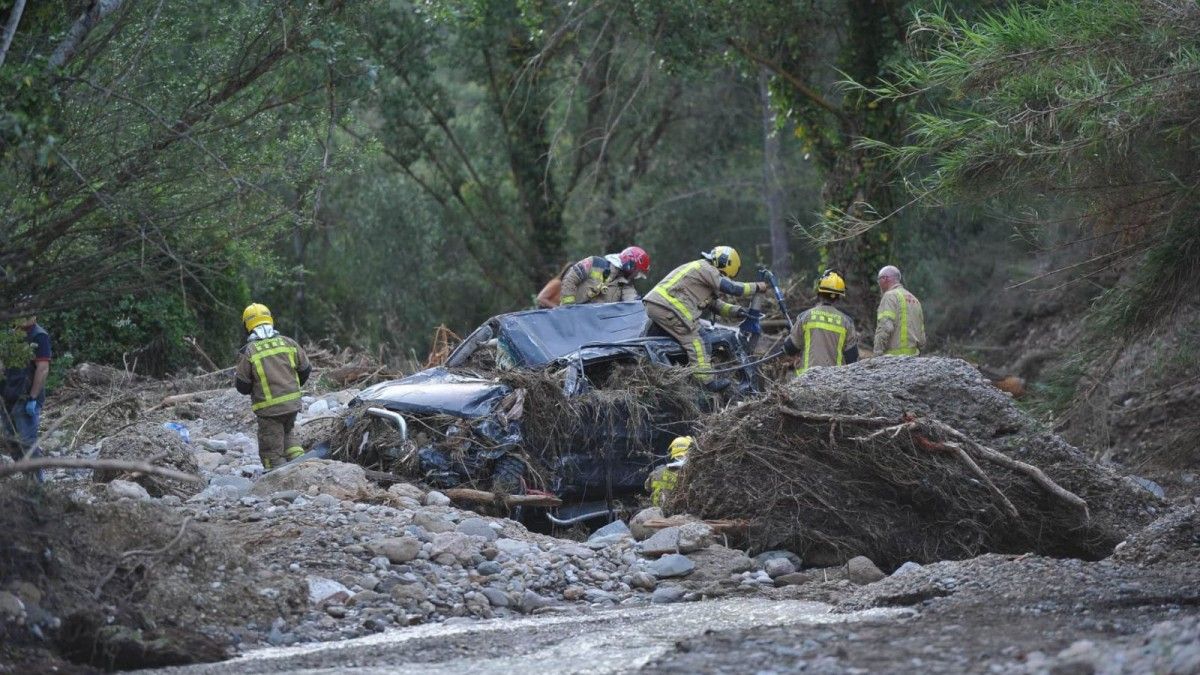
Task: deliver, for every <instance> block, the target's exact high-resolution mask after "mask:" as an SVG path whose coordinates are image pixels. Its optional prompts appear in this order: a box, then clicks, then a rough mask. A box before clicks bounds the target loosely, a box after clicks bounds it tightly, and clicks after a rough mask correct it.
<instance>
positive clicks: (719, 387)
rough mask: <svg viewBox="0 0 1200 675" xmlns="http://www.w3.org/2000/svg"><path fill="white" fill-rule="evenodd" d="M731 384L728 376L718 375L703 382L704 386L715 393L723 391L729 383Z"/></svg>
mask: <svg viewBox="0 0 1200 675" xmlns="http://www.w3.org/2000/svg"><path fill="white" fill-rule="evenodd" d="M731 384H733V382H731V381H730V380H729V378H726V377H718V378H716V379H713V380H709V381H708V382H705V383H704V388H705V389H707V390H709V391H711V392H712V393H714V394H715V393H717V392H721V391H725V390H726V389H728V388H729V385H731Z"/></svg>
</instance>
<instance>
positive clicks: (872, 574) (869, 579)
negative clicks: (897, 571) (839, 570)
mask: <svg viewBox="0 0 1200 675" xmlns="http://www.w3.org/2000/svg"><path fill="white" fill-rule="evenodd" d="M846 575H847V576H848V577H849V579H850V581H853V582H854V583H856V584H858V585H860V586H864V585H866V584H873V583H875V582H876V581H879V580H880V579H883V578H884V577H885V576H887V575H885V574H884V573H883V572H881V571H880V570H879V568H878V567H876V566H875V563H873V562H871V559H870V558H868V557H866V556H865V555H860V556H857V557H854V558H851V559H850V561H849V562H847V563H846Z"/></svg>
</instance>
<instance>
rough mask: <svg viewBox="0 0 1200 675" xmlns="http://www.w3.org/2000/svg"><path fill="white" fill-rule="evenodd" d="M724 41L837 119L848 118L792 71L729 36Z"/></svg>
mask: <svg viewBox="0 0 1200 675" xmlns="http://www.w3.org/2000/svg"><path fill="white" fill-rule="evenodd" d="M725 42H726V44H728V45H729V46H730V47H733V49H734V50H735V51H737V52H738V53H739V54H741V55H742V56H744V57H746V58H748V59H750V60H751V61H753V62H754V63H757V64H758V65H760V66H763V67H764V68H766V69H767V70H770V71H771V72H772V73H774V74H775V75H778V76H779V77H782V78H783V79H784V81H786V82H787V83H788V84H790V85H792V88H793V89H795V90H796V91H798V92H800V94H801V95H803V96H804V97H805V98H807V99H808V100H810V101H812V102H813V103H814V104H816V105H817V106H819V107H821V108H824V109H825V110H827V111H829V112H831V113H833V114H834V115H836V116H837V118H838V119H840V120H842V121H848V120H849V118H848V117H847V116H846V111H844V110H842V109H841V107H839V106H837V105H835V104H834V103H832V102H831V101H830V100H829V99H827V98H825V97H824V96H822V95H821V93H820V92H818V91H817V90H816V89H813V88H812V87H811V86H809V84H808V83H807V82H805V81H804V80H801V79H800V78H798V77H796V76H795V75H794V74H793V73H791V72H789V71H788V70H787V69H786V68H784V67H783V66H782V65H780V64H778V63H776V62H774V61H772V60H770V59H768V58H766V57H763V56H760V55H759V54H756V53H755V52H753V51H752V50H750V48H749V47H746V46H745V45H743V44H741V43H740V42H738V41H737V40H734V39H733V38H729V39H728V40H726V41H725Z"/></svg>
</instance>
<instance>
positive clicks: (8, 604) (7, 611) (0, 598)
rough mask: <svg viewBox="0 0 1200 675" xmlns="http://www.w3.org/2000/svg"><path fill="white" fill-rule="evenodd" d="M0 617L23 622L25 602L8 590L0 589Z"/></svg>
mask: <svg viewBox="0 0 1200 675" xmlns="http://www.w3.org/2000/svg"><path fill="white" fill-rule="evenodd" d="M0 618H3V619H4V620H5V621H12V622H15V623H18V624H20V623H24V622H25V603H23V602H21V599H20V598H18V597H17V596H16V595H14V594H12V593H9V592H8V591H0Z"/></svg>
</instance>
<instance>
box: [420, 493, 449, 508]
mask: <svg viewBox="0 0 1200 675" xmlns="http://www.w3.org/2000/svg"><path fill="white" fill-rule="evenodd" d="M422 503H423V504H425V506H450V498H449V497H447V496H446V495H445V494H443V493H441V492H438V491H437V490H433V491H431V492H427V493H426V494H425V498H424V499H423V500H422Z"/></svg>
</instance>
